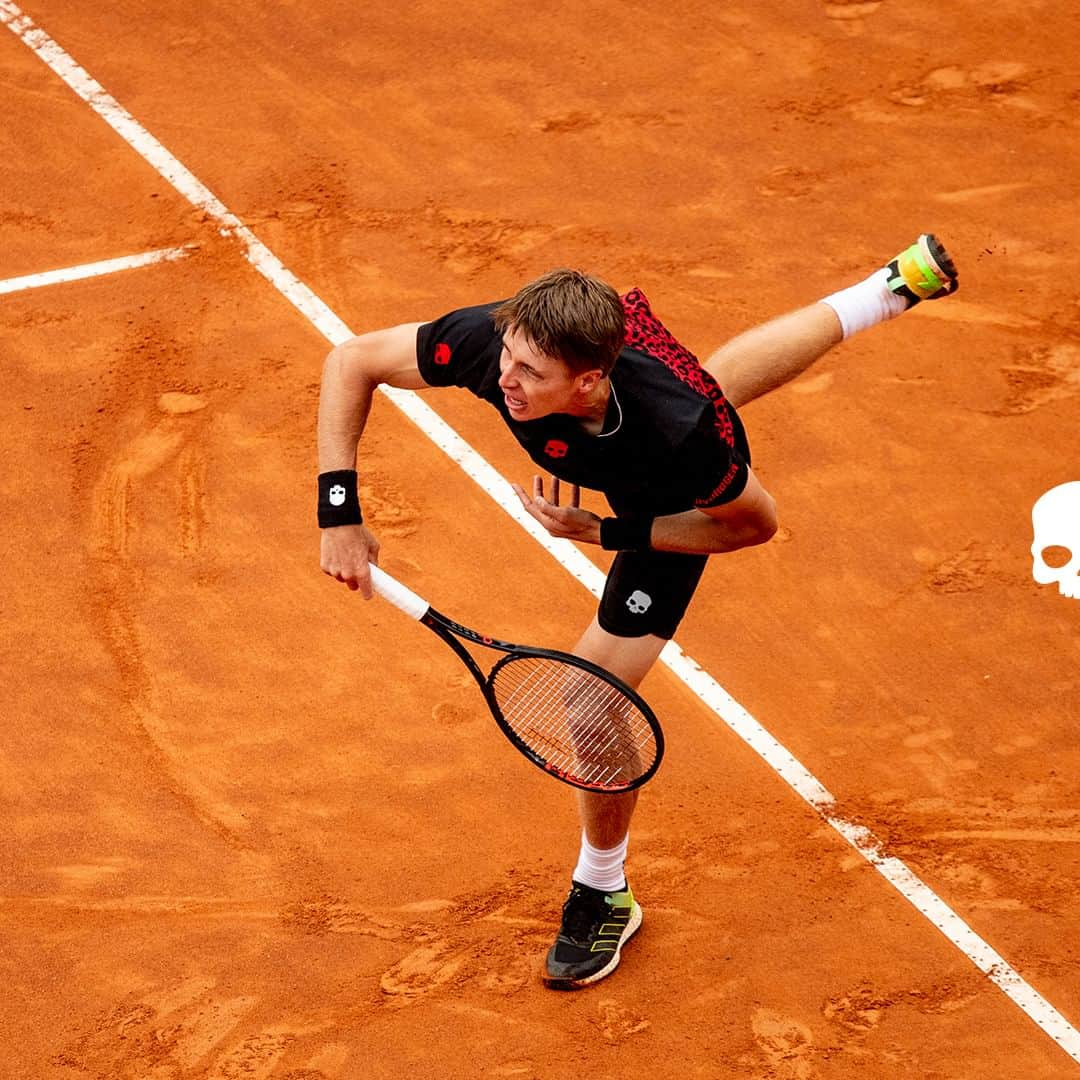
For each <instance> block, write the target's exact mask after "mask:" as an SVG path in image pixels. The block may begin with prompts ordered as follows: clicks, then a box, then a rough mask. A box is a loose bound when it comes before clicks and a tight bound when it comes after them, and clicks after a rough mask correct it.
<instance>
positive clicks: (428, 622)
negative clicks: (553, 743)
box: [371, 566, 664, 795]
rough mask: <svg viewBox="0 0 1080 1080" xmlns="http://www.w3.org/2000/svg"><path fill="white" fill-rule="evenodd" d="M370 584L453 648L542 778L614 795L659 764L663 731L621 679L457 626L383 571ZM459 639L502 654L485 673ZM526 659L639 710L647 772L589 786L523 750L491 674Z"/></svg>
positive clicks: (568, 656)
mask: <svg viewBox="0 0 1080 1080" xmlns="http://www.w3.org/2000/svg"><path fill="white" fill-rule="evenodd" d="M371 581H372V585H373V586H374V588H375V591H376V592H377V593H378V594H379V595H380V596H382V597H383V598H384V599H386V600H389V601H390V602H391V603H392V604H394V605H395V606H396V607H398V608H400V609H401V610H402V611H403V612H405V614H406V615H409V616H410V617H411V618H413V619H416V620H417V621H418V622H421V623H423V624H424V625H425V626H426V627H427V628H428V629H429V630H431V631H432V632H433V633H435V634H437V635H438V636H439V637H440V638H441V639H442V640H443V641H445V642H446V644H447V645H449V646H450V648H451V649H453V651H454V653H455V654H456V655H457V656H458V658H459V659H460V660H461V662H462V663H463V664H464V665H465V667H466V668H467V669H468V670H469V672H470V673H471V675H472V677H473V678H474V679H475V680H476V684H477V685H478V686H479V687H480V692H481V693H482V694H483V695H484V700H485V701H486V702H487V706H488V709H489V710H490V712H491V715H492V716H493V717H494V718H495V723H496V724H498V726H499V730H500V731H501V732H502V733H503V734H504V735H505V736H506V738H507V739H508V740H509V741H510V743H511V745H513V746H514V748H515V749H517V750H518V751H520V752H521V753H522V754H524V755H525V757H526V758H528V759H529V760H530V761H531V762H532V763H533V764H534V765H536V766H538V767H539V768H541V769H543V771H544V772H545V773H547V774H548V776H553V777H555V779H556V780H561V781H562V782H563V783H564V784H569V785H570V786H571V787H573V788H577V789H578V790H579V791H588V792H597V793H602V794H609V795H617V794H622V793H623V792H627V791H633V790H635V789H636V788H639V787H641V785H642V784H644V783H646V782H647V781H648V780H650V779H651V778H652V776H653V774H654V773H655V772H656V770H657V769H658V768H659V767H660V762H661V761H662V760H663V757H664V732H663V729H662V728H661V727H660V721H659V720H657V718H656V714H655V713H654V712H653V711H652V709H651V708H650V707H649V704H648V703H647V702H646V701H645V699H644V698H642V696H641V695H640V694H639V693H638V692H637V691H636V690H635V689H634V688H633V687H632V686H630V685H628V684H627V683H625V682H623V681H622V679H620V678H619V677H618V676H617V675H615V674H613V673H612V672H610V671H608V670H607V668H604V667H601V666H600V665H599V664H594V663H593V662H592V661H591V660H586V659H584V658H583V657H580V656H575V655H574V654H573V653H567V652H561V651H559V650H557V649H541V648H537V647H534V646H531V645H515V644H514V643H513V642H509V641H501V640H499V639H498V638H492V637H488V636H487V635H485V634H478V633H477V632H476V631H475V630H471V629H470V628H469V627H467V626H463V625H462V624H461V623H459V622H456V621H455V620H454V619H451V618H449V616H447V615H444V614H442V612H440V611H436V610H435V608H433V607H432V606H431V605H430V604H429V603H428V602H427V601H426V600H424V599H423V597H421V596H419V595H418V594H417V593H414V592H413V591H412V590H411V589H408V588H406V587H405V586H404V585H402V584H401V582H399V581H397V580H396V579H395V578H393V577H391V576H390V575H389V574H388V573H386V571H385V570H381V569H380V568H379V567H377V566H372V567H371ZM462 639H464V641H468V642H471V643H472V644H474V645H481V646H483V647H484V648H487V649H495V650H496V651H498V652H502V653H505V654H506V655H505V656H502V657H500V658H499V659H498V660H497V661H496V662H495V664H494V666H493V667H492V669H491V671H490V672H488V673H487V674H485V673H484V670H483V668H481V667H480V665H479V664H478V663H477V662H476V658H475V657H474V656H473V655H472V653H470V652H469V650H468V649H467V648H466V647H465V645H464V643H463V640H462ZM529 657H533V658H536V659H541V660H555V661H558V662H559V663H562V664H566V665H568V666H570V667H575V668H578V669H579V670H580V671H584V672H587V673H588V674H590V675H594V676H596V677H597V678H599V679H602V680H603V681H604V682H606V683H608V684H609V685H610V686H612V687H614V688H615V689H616V690H618V691H619V693H621V694H623V695H625V697H626V698H627V700H628V701H629V702H630V704H632V705H633V706H634V707H635V708H637V709H638V710H640V712H641V714H642V716H643V717H644V718H645V721H646V723H648V725H649V727H650V728H651V729H652V733H653V738H654V740H655V743H656V756H655V757H654V759H653V761H652V763H651V764H650V766H649V768H648V769H646V770H645V772H644V773H642V774H641V776H639V777H635V779H634V780H632V781H630V782H629V783H620V784H593V785H590V784H588V783H586V782H585V781H583V780H580V779H576V778H574V777H572V776H571V775H570V774H568V773H566V772H565V771H563V770H561V769H559V768H557V767H556V766H555V765H553V764H552V763H551V762H549V761H547V760H546V759H545V758H544V756H543V755H542V754H540V753H538V752H537V751H536V750H534V749H533V748H532V747H531V746H529V745H528V744H527V743H526V742H525V741H524V740H523V739H522V738H521V737H520V736H519V735H518V734H517V732H515V731H514V729H513V728H512V727H511V726H510V724H509V722H508V721H507V719H506V717H505V716H504V715H503V712H502V709H501V708H500V707H499V702H498V699H497V697H496V695H495V689H494V680H495V676H496V674H497V673H498V672H499V670H500V669H501V668H502V667H503V666H504V665H506V664H508V663H510V661H511V660H514V659H515V658H529Z"/></svg>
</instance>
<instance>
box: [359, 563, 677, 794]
mask: <svg viewBox="0 0 1080 1080" xmlns="http://www.w3.org/2000/svg"><path fill="white" fill-rule="evenodd" d="M371 583H372V585H373V586H374V588H375V591H376V592H377V593H378V594H379V595H380V596H381V597H383V598H384V599H385V600H389V601H390V603H392V604H394V605H395V606H396V607H398V608H400V609H401V610H402V611H403V612H405V614H406V615H409V616H410V617H412V618H413V619H416V620H417V621H418V622H422V623H423V624H424V625H425V626H426V627H427V628H428V629H429V630H432V631H434V632H435V633H436V634H438V635H439V637H440V638H442V640H443V641H445V642H446V644H447V645H449V646H450V648H451V649H453V650H454V652H455V653H456V654H457V656H458V657H459V658H460V660H461V661H462V663H463V664H464V665H465V666H466V667H467V668H468V669H469V671H470V672H471V673H472V676H473V678H474V679H476V682H477V684H478V685H479V687H480V690H481V692H482V693H483V695H484V700H485V701H486V702H487V705H488V708H489V709H490V710H491V715H492V716H494V717H495V722H496V723H497V724H498V725H499V729H500V730H501V731H502V733H503V734H504V735H505V736H506V737H507V738H508V739H509V740H510V742H511V744H512V745H513V746H515V747H516V748H517V749H518V750H520V751H521V753H523V754H524V755H525V756H526V757H527V758H528V759H529V760H530V761H531V762H532V763H533V764H534V765H538V766H539V767H540V768H541V769H543V770H544V771H545V772H546V773H549V774H550V775H551V776H554V777H556V778H557V779H559V780H562V781H563V782H564V783H566V784H570V785H571V786H573V787H576V788H581V789H582V790H584V791H599V792H611V793H616V792H621V791H632V790H633V789H634V788H638V787H641V785H642V784H644V783H645V781H646V780H648V779H649V778H650V777H651V776H652V775H653V774H654V773H655V772H656V770H657V768H659V766H660V760H661V758H662V757H663V756H664V735H663V732H662V731H661V730H660V723H659V721H658V720H657V719H656V716H655V715H654V713H653V711H652V709H650V708H649V706H648V705H647V704H646V702H645V701H644V700H643V699H642V698H641V696H640V695H639V694H638V693H636V692H635V691H634V690H633V689H632V688H631V687H629V686H627V685H626V683H624V682H623V681H622V680H621V679H619V678H617V677H616V676H615V675H613V674H612V673H611V672H610V671H605V670H604V669H603V668H602V667H599V666H598V665H597V664H593V663H590V662H589V661H588V660H583V659H582V658H581V657H579V656H573V655H571V654H570V653H564V652H556V651H554V650H552V649H535V648H532V647H530V646H527V645H511V644H510V643H509V642H506V641H497V640H496V639H495V638H491V637H487V636H486V635H483V634H478V633H476V631H474V630H470V629H469V628H468V627H467V626H462V625H461V624H460V623H456V622H454V621H453V619H448V618H447V617H446V616H445V615H442V614H440V613H439V612H438V611H436V610H435V609H434V608H433V607H432V606H431V605H430V604H429V603H428V602H427V601H426V600H424V599H422V598H421V597H419V596H417V595H416V593H414V592H412V591H411V590H410V589H407V588H406V587H405V586H404V585H402V584H401V583H400V582H399V581H397V580H395V579H394V578H392V577H391V576H390V575H389V574H388V573H386V571H385V570H380V569H379V568H378V567H377V566H372V567H371ZM465 642H468V643H469V644H470V645H483V646H484V647H485V648H488V649H494V650H496V651H498V652H501V653H505V654H506V655H504V656H502V657H500V658H499V659H498V660H497V661H496V662H495V664H494V666H493V667H492V668H491V670H490V671H489V672H488V673H487V674H485V673H484V671H483V669H482V668H481V667H480V665H479V664H478V663H477V662H476V660H475V659H474V658H473V656H472V654H471V653H470V652H469V650H468V649H467V648H466V647H465V644H464V643H465Z"/></svg>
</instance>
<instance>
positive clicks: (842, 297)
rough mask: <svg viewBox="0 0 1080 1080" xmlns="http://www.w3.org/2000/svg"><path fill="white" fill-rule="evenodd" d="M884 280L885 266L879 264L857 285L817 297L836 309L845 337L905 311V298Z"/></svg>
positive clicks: (886, 274) (887, 272)
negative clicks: (823, 296) (890, 287)
mask: <svg viewBox="0 0 1080 1080" xmlns="http://www.w3.org/2000/svg"><path fill="white" fill-rule="evenodd" d="M888 280H889V270H888V267H882V268H881V269H880V270H875V271H874V273H872V274H871V275H870V276H869V277H868V278H867V279H866V280H865V281H860V282H859V284H858V285H852V286H850V287H849V288H847V289H841V290H840V292H836V293H833V294H832V296H826V297H825V299H824V300H822V301H821V302H822V303H823V304H828V305H829V307H831V308H832V309H833V311H835V312H836V317H837V318H838V319H839V320H840V326H841V327H842V328H843V331H844V337H845V338H849V337H851V335H852V334H857V333H858V332H859V331H860V330H866V329H867V328H868V327H871V326H877V324H878V323H880V322H885V320H886V319H895V318H896V316H897V315H900V314H902V313H903V312H905V311H907V309H908V302H907V300H905V299H904V298H903V297H902V296H898V295H897V294H896V293H894V292H891V291H890V289H889V287H888V285H886V284H885V283H886V282H887V281H888Z"/></svg>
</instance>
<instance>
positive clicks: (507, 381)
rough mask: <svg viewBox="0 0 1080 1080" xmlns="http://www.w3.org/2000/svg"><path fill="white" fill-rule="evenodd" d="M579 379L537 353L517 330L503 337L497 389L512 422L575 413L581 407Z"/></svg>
mask: <svg viewBox="0 0 1080 1080" xmlns="http://www.w3.org/2000/svg"><path fill="white" fill-rule="evenodd" d="M581 384H582V376H580V375H574V374H573V372H571V370H570V368H568V367H567V366H566V364H565V363H563V361H562V360H557V359H555V358H554V357H551V356H545V355H544V354H543V353H541V352H537V350H536V348H535V346H534V345H533V344H532V342H530V341H529V339H528V338H526V337H525V336H524V335H523V334H521V332H520V331H517V330H514V331H509V330H508V331H507V332H506V333H505V334H504V335H503V350H502V356H500V357H499V389H500V390H502V392H503V400H504V401H505V402H506V409H507V412H509V413H510V415H511V416H512V417H513V418H514V419H515V420H539V419H540V417H542V416H548V415H550V414H551V413H559V412H563V413H572V414H576V413H578V412H579V411H580V408H581V391H582V385H581Z"/></svg>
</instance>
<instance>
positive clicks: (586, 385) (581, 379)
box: [577, 368, 604, 394]
mask: <svg viewBox="0 0 1080 1080" xmlns="http://www.w3.org/2000/svg"><path fill="white" fill-rule="evenodd" d="M603 377H604V373H603V372H602V371H601V370H600V369H599V368H593V369H592V370H591V371H583V372H581V373H580V374H579V375H578V377H577V388H578V392H579V393H582V394H591V393H592V392H593V391H594V390H595V389H596V387H597V385H598V384H599V383H600V380H601V379H603Z"/></svg>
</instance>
